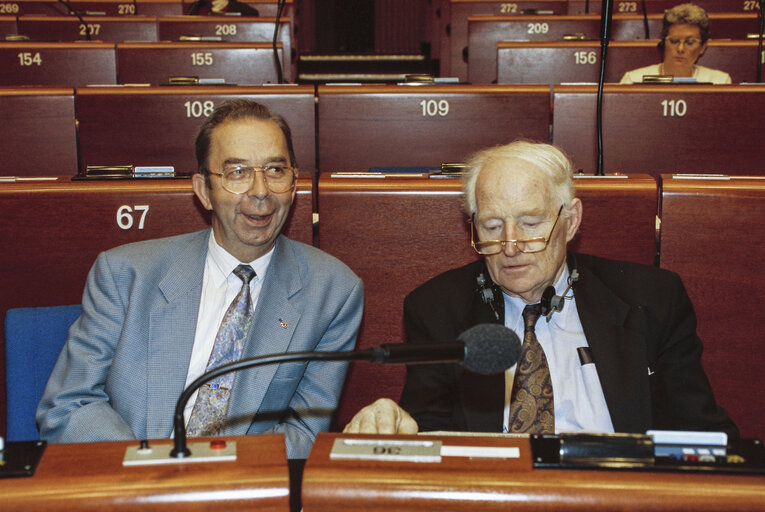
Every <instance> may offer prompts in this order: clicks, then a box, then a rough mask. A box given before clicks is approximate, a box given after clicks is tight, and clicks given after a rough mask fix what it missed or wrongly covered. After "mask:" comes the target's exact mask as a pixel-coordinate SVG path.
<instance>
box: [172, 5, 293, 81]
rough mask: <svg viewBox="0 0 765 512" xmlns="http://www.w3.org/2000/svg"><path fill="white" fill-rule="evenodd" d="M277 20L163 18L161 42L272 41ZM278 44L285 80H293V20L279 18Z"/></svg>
mask: <svg viewBox="0 0 765 512" xmlns="http://www.w3.org/2000/svg"><path fill="white" fill-rule="evenodd" d="M276 22H277V20H276V18H268V17H258V18H248V17H237V16H163V17H160V18H159V39H160V40H161V41H178V40H179V39H180V38H181V36H203V37H213V38H220V40H221V41H226V42H233V41H236V42H271V41H272V40H273V37H274V25H275V24H276ZM277 42H280V43H282V47H283V48H284V55H285V56H286V60H285V61H284V62H282V69H283V70H284V79H285V80H286V81H288V82H289V81H291V80H292V60H293V55H292V54H293V44H292V34H291V21H290V19H289V18H285V17H283V16H282V18H280V19H279V34H278V36H277Z"/></svg>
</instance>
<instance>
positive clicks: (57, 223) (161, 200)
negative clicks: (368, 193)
mask: <svg viewBox="0 0 765 512" xmlns="http://www.w3.org/2000/svg"><path fill="white" fill-rule="evenodd" d="M190 144H191V142H190ZM190 147H191V146H190ZM143 206H148V209H147V210H144V209H143V208H142V207H143ZM137 207H140V208H137ZM312 212H313V192H312V184H311V178H310V176H308V175H307V174H301V177H300V178H299V180H298V193H297V197H296V198H295V204H294V206H293V209H292V212H291V214H290V217H289V219H288V221H287V224H285V229H284V233H285V234H286V235H287V236H289V237H290V238H292V239H295V240H298V241H300V242H304V243H307V244H312V243H313V213H312ZM0 217H1V218H2V219H3V222H2V223H0V240H4V241H8V242H9V243H7V244H6V248H5V249H4V250H3V251H0V290H5V291H6V292H9V291H10V290H12V291H13V292H12V293H0V432H4V431H5V363H4V360H5V349H4V342H3V332H4V329H3V328H2V322H4V319H5V312H6V310H8V309H10V308H16V307H33V306H56V305H62V304H79V303H80V302H81V299H82V290H83V287H84V285H85V278H86V276H87V273H88V270H89V269H90V267H91V266H92V265H93V262H94V261H95V259H96V256H97V255H98V253H100V252H101V251H105V250H107V249H110V248H112V247H116V246H118V245H122V244H126V243H130V242H136V241H139V240H147V239H151V238H160V237H164V236H171V235H177V234H181V233H189V232H192V231H196V230H200V229H204V228H207V227H209V213H207V212H206V211H205V210H204V209H203V208H202V206H201V205H200V204H199V202H198V201H197V200H196V198H195V197H194V195H193V192H192V190H191V180H189V179H175V180H125V181H121V180H120V181H116V180H110V181H78V182H72V181H70V180H69V178H60V179H58V180H56V181H51V182H47V181H46V182H32V183H29V182H20V183H0ZM141 220H143V224H141ZM10 241H12V243H10ZM52 259H53V260H55V263H54V262H53V260H52ZM51 283H54V284H55V285H54V286H51ZM41 290H45V291H44V292H41Z"/></svg>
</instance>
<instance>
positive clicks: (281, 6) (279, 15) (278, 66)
mask: <svg viewBox="0 0 765 512" xmlns="http://www.w3.org/2000/svg"><path fill="white" fill-rule="evenodd" d="M285 2H286V0H278V3H277V4H276V23H275V24H274V39H273V41H272V42H271V46H272V47H273V50H274V62H275V63H276V83H277V84H283V83H284V72H283V71H282V63H281V62H279V51H278V50H277V48H276V40H277V39H278V38H279V21H280V20H281V19H282V11H283V10H284V3H285ZM282 50H284V47H282ZM291 59H292V56H291V55H284V61H285V63H288V62H290V61H291Z"/></svg>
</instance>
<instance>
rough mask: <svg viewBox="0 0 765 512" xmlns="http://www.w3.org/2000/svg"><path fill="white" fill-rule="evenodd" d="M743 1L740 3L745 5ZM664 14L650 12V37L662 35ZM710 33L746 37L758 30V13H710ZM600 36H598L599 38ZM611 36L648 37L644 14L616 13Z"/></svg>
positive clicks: (730, 36) (618, 37) (614, 37)
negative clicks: (646, 35)
mask: <svg viewBox="0 0 765 512" xmlns="http://www.w3.org/2000/svg"><path fill="white" fill-rule="evenodd" d="M744 4H745V2H741V4H740V5H744ZM663 18H664V14H663V13H661V14H649V15H648V28H649V36H650V37H649V39H658V38H659V37H661V26H662V19H663ZM709 24H710V33H711V35H712V37H713V38H715V39H746V35H747V34H749V33H756V32H757V15H756V14H754V13H751V12H747V13H744V12H741V13H736V12H733V13H730V12H725V13H711V14H709ZM599 37H600V36H598V37H597V38H598V39H599ZM611 38H612V39H613V40H616V41H627V40H632V39H646V37H645V27H644V21H643V15H642V14H619V15H614V19H613V24H612V25H611Z"/></svg>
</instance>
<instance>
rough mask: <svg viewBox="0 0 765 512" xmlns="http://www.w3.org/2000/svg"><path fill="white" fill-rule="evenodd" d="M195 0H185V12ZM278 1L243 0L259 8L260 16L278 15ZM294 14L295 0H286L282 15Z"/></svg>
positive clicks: (289, 16)
mask: <svg viewBox="0 0 765 512" xmlns="http://www.w3.org/2000/svg"><path fill="white" fill-rule="evenodd" d="M194 1H195V0H183V12H184V14H187V13H188V12H189V8H190V7H191V4H193V3H194ZM277 2H278V0H244V1H242V3H243V4H247V5H250V6H252V7H254V8H256V9H257V10H258V15H259V16H269V17H274V16H276V11H277ZM294 15H295V0H286V1H285V2H284V10H283V11H282V16H285V17H288V18H294Z"/></svg>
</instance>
